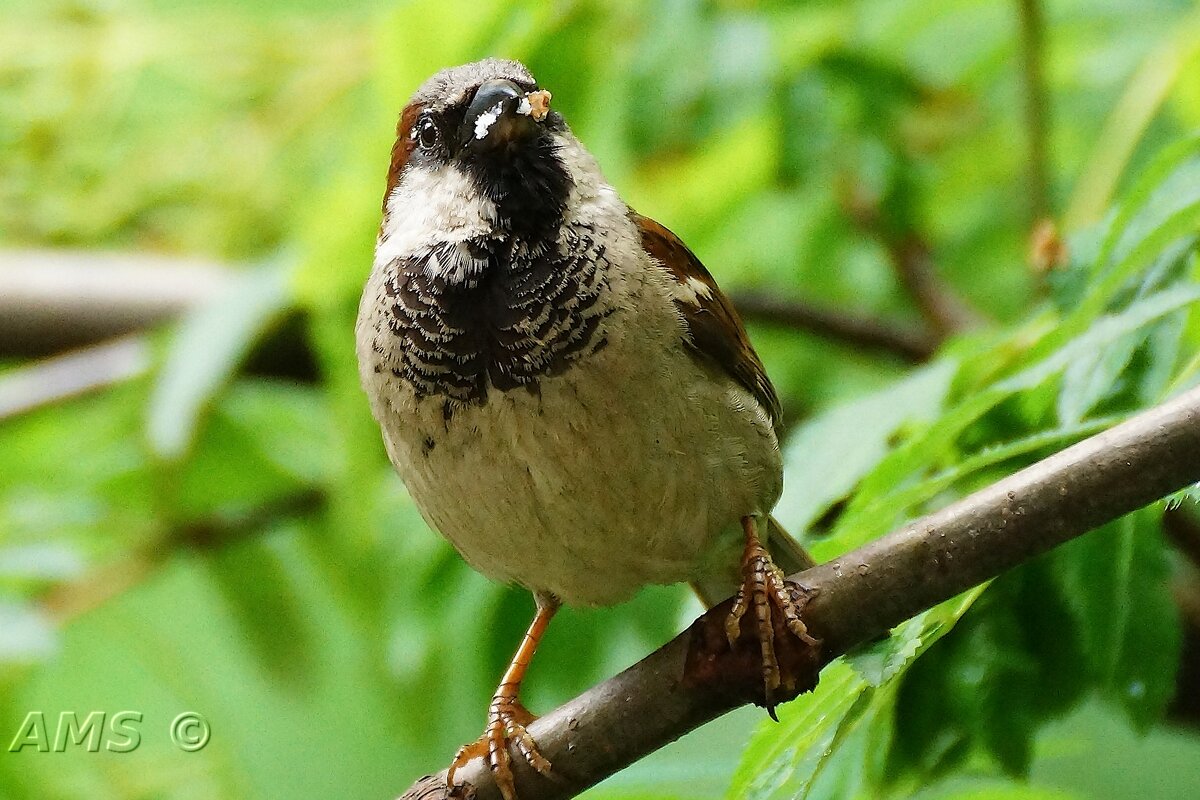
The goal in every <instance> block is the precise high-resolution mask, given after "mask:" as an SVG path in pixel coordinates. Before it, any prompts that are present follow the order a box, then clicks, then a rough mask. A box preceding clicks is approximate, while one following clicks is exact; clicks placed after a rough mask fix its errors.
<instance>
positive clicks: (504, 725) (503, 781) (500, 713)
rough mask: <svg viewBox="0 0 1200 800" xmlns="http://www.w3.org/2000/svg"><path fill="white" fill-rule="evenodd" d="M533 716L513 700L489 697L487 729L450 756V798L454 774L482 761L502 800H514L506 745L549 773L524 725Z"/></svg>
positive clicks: (512, 698)
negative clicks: (479, 760)
mask: <svg viewBox="0 0 1200 800" xmlns="http://www.w3.org/2000/svg"><path fill="white" fill-rule="evenodd" d="M535 719H537V717H535V716H534V715H533V714H531V713H530V712H529V711H528V709H526V708H525V706H523V705H521V703H520V701H519V700H517V699H516V698H515V697H509V696H507V695H504V694H497V695H496V696H495V697H493V698H492V704H491V706H489V707H488V722H487V728H486V729H485V730H484V732H483V736H480V737H479V738H478V739H477V740H475V741H474V742H472V743H471V744H465V745H463V746H462V747H460V748H459V749H458V752H457V753H455V755H454V761H453V762H452V763H451V764H450V768H449V769H448V770H447V771H446V783H447V785H448V786H449V787H450V793H451V796H455V795H454V792H455V790H456V788H457V786H456V785H455V783H454V773H455V772H457V771H458V770H459V769H460V768H461V767H464V766H466V764H467V762H468V761H470V760H471V759H473V758H486V759H487V765H488V768H489V769H490V770H491V771H492V779H493V780H494V781H495V782H496V786H497V787H498V788H499V789H500V794H501V795H503V797H504V800H517V790H516V788H515V786H514V784H513V773H512V757H511V756H510V755H509V752H508V745H509V743H510V742H511V743H513V744H515V745H516V747H517V752H519V753H520V754H521V755H522V756H523V757H524V758H525V760H526V761H527V762H528V763H529V765H530V766H531V767H533V768H534V769H536V770H537V771H538V772H540V773H542V774H543V775H547V774H549V772H550V762H549V761H547V760H546V759H545V758H544V757H543V756H542V754H541V753H540V752H538V748H537V744H536V743H535V742H534V741H533V737H532V736H530V734H529V731H528V730H527V728H526V726H528V725H530V724H531V723H532V722H533V721H534V720H535Z"/></svg>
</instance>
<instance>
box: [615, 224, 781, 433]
mask: <svg viewBox="0 0 1200 800" xmlns="http://www.w3.org/2000/svg"><path fill="white" fill-rule="evenodd" d="M630 217H631V218H632V219H633V222H634V224H635V225H637V227H638V230H640V231H641V235H642V247H643V248H645V250H646V252H647V253H649V254H650V255H651V256H653V257H654V258H656V259H657V260H658V261H660V262H661V263H662V265H663V266H664V267H666V268H667V270H668V271H670V273H671V275H672V276H673V277H674V278H675V280H676V281H678V282H679V284H680V285H681V286H685V287H688V289H689V290H690V291H688V292H687V299H677V300H676V301H675V304H676V306H677V307H678V308H679V311H680V313H682V314H683V319H684V322H686V323H687V327H688V335H689V337H690V341H689V342H688V344H689V346H690V348H691V350H692V352H693V353H694V354H695V355H696V356H697V357H699V358H700V359H701V360H702V361H705V362H707V363H708V364H710V365H711V366H715V367H716V368H717V369H719V370H721V371H722V372H724V373H725V374H726V375H728V376H729V377H731V378H733V379H734V380H735V381H737V383H738V384H739V385H741V386H742V387H743V388H744V389H746V390H747V391H749V392H750V393H751V394H752V395H753V396H754V398H755V399H756V400H758V402H759V403H760V404H761V405H762V407H763V408H764V409H766V411H767V413H768V414H770V416H771V421H772V422H774V423H775V424H776V425H778V424H779V420H780V418H781V416H782V408H781V407H780V404H779V395H778V394H776V392H775V387H774V386H772V385H771V380H770V378H768V377H767V371H766V370H765V369H764V368H763V364H762V361H760V360H759V358H758V354H757V353H755V352H754V347H753V346H752V345H751V344H750V337H749V336H747V335H746V328H745V326H743V325H742V320H741V317H739V316H738V313H737V311H736V310H735V309H734V307H733V304H732V303H731V302H729V298H727V297H726V296H725V295H724V293H723V292H722V291H721V290H720V288H718V287H717V282H716V281H715V280H713V276H712V275H711V274H709V272H708V270H707V269H705V267H704V265H703V264H702V263H700V259H698V258H697V257H696V255H695V254H694V253H693V252H692V251H691V250H689V249H688V246H687V245H685V244H684V243H683V241H682V240H680V238H679V237H678V236H676V235H675V234H674V233H672V232H671V231H670V230H668V229H667V228H666V227H664V226H662V225H660V224H659V223H657V222H655V221H654V220H652V219H650V218H649V217H643V216H642V215H641V214H638V213H637V212H630ZM697 287H699V288H700V290H699V291H698V290H697ZM693 297H694V298H695V300H694V302H693V301H692V298H693Z"/></svg>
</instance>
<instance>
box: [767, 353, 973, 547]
mask: <svg viewBox="0 0 1200 800" xmlns="http://www.w3.org/2000/svg"><path fill="white" fill-rule="evenodd" d="M956 369H957V365H956V364H955V362H953V361H951V360H949V359H943V360H940V361H936V362H934V363H933V364H930V365H929V366H927V367H924V368H922V369H919V370H916V371H915V372H914V373H913V374H912V375H910V376H908V377H906V378H904V379H903V380H900V381H897V382H896V383H894V384H893V385H892V386H889V387H888V388H887V389H884V390H883V391H880V392H877V393H875V394H873V395H870V396H868V397H864V398H861V399H859V400H854V401H851V402H849V403H845V404H843V405H840V406H836V407H835V408H832V409H830V410H829V411H826V412H825V413H823V414H820V415H819V416H817V417H815V418H813V419H812V420H810V421H809V422H807V423H805V424H804V426H803V427H801V428H800V429H799V430H798V431H797V432H796V434H795V435H794V436H793V437H792V438H791V440H790V441H789V443H788V445H787V448H786V451H785V453H784V462H785V464H786V465H787V469H786V473H785V475H786V480H785V483H784V492H783V496H782V497H781V498H780V500H779V503H778V504H776V506H775V515H776V516H777V517H778V518H779V519H780V520H782V521H783V522H784V523H785V527H787V528H789V529H791V530H797V531H798V530H804V529H805V528H807V527H808V526H809V525H811V524H812V522H813V520H815V519H816V518H817V517H819V516H820V515H821V513H822V512H824V511H825V510H826V509H827V508H829V506H830V505H831V504H833V503H834V502H836V501H838V500H841V499H842V498H844V497H846V496H847V495H848V494H849V493H850V492H851V491H852V490H853V489H854V487H855V486H856V485H857V484H858V482H859V480H861V479H862V477H863V476H864V475H866V474H867V473H868V472H869V471H870V470H871V469H872V468H873V467H874V466H875V465H876V464H877V463H878V462H879V460H880V459H882V458H883V457H884V456H885V455H886V454H887V452H888V446H889V440H890V438H891V437H892V436H893V435H894V434H895V433H896V431H897V430H899V429H900V428H902V427H903V426H904V425H906V424H909V423H913V422H928V421H929V420H931V419H933V418H935V417H936V416H937V414H938V413H939V412H940V410H941V408H942V403H943V402H944V399H945V397H946V392H947V391H948V390H949V388H950V381H951V380H952V379H953V377H954V373H955V370H956Z"/></svg>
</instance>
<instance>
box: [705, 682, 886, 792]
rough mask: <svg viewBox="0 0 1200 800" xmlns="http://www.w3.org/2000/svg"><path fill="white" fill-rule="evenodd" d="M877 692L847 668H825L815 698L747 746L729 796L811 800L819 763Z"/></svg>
mask: <svg viewBox="0 0 1200 800" xmlns="http://www.w3.org/2000/svg"><path fill="white" fill-rule="evenodd" d="M873 691H874V690H872V689H871V688H870V687H869V686H868V685H867V683H866V681H864V680H863V678H862V677H861V676H860V675H859V674H858V673H857V672H855V671H854V670H853V669H851V668H850V666H849V665H847V664H844V663H838V662H835V663H834V664H831V665H830V666H828V667H826V668H825V670H824V671H823V672H822V673H821V682H820V683H819V684H818V685H817V688H816V690H814V691H813V693H812V694H811V695H807V696H805V697H802V698H800V699H799V700H797V701H795V702H792V703H789V704H787V705H784V706H780V708H779V709H778V713H779V723H778V724H777V725H775V724H773V725H771V726H770V727H767V726H762V727H760V728H759V730H758V732H757V733H756V734H755V735H754V738H752V739H751V740H750V743H749V744H748V745H746V749H745V751H744V752H743V754H742V763H741V764H740V765H738V768H737V771H736V772H735V773H734V776H733V782H732V784H731V785H730V787H729V792H728V794H727V795H726V796H727V797H729V798H730V800H733V798H747V800H762V799H763V798H796V799H797V800H799V799H800V798H804V797H807V793H808V791H809V789H811V788H812V785H813V782H814V780H815V779H816V776H817V771H818V769H819V768H820V766H821V763H822V762H823V761H824V760H825V759H827V758H828V757H829V756H830V754H831V753H832V752H833V750H834V747H835V744H836V743H837V741H838V739H839V736H840V735H843V734H844V733H845V732H846V731H848V730H849V729H850V728H851V727H852V726H853V725H854V723H855V722H856V721H857V720H858V719H859V718H860V717H861V716H862V714H863V712H864V711H866V709H867V706H868V704H869V701H870V699H871V694H872V693H873Z"/></svg>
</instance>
